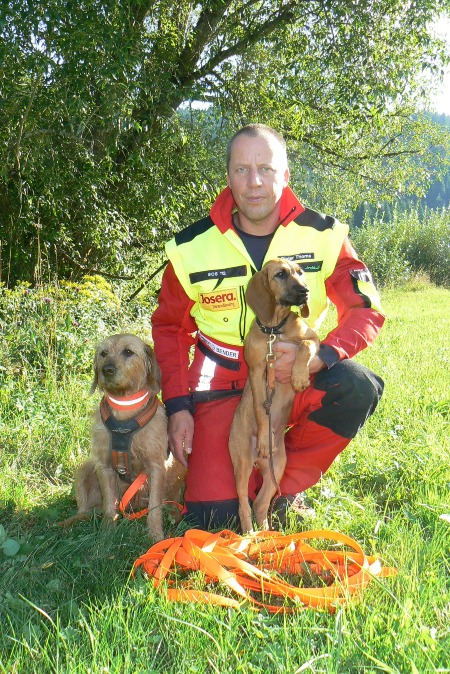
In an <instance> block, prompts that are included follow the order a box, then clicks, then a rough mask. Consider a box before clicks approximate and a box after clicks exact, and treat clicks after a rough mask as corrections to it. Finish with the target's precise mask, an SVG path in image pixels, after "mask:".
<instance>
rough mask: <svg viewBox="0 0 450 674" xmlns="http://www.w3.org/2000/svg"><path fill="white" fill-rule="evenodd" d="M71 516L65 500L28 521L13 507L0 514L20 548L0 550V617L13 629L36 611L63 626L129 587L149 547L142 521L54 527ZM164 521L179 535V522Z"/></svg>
mask: <svg viewBox="0 0 450 674" xmlns="http://www.w3.org/2000/svg"><path fill="white" fill-rule="evenodd" d="M75 511H76V507H75V503H74V500H73V497H71V496H69V495H68V496H62V497H58V498H56V499H54V500H53V501H51V502H49V503H48V505H46V506H45V507H42V508H34V509H33V513H32V516H31V517H30V514H29V513H22V512H20V511H17V510H15V508H14V504H13V503H7V504H6V508H4V509H2V511H1V512H0V524H1V525H2V526H3V528H4V530H5V532H6V536H8V537H9V538H11V539H14V540H16V541H18V543H20V549H19V550H18V552H17V553H16V554H14V555H11V556H7V555H5V554H3V553H2V551H1V548H0V615H1V614H4V615H5V614H6V617H7V618H8V621H9V623H10V625H11V627H12V628H13V629H14V626H16V627H17V628H19V629H20V626H21V625H23V624H24V623H26V622H28V621H29V620H33V616H36V615H37V613H41V615H42V612H44V613H45V614H47V615H48V616H49V617H50V618H51V619H52V620H55V617H56V616H58V620H60V621H61V623H62V624H66V623H68V622H69V621H70V620H71V619H74V618H76V616H77V615H78V613H79V611H80V609H81V608H82V606H83V605H85V604H88V605H94V606H97V607H101V606H102V604H103V603H104V602H105V601H109V600H112V599H113V598H114V597H116V596H118V595H119V594H120V593H121V592H122V591H123V589H124V587H125V586H126V585H127V583H128V582H133V581H132V580H131V581H130V573H131V570H132V567H133V563H134V562H135V561H136V559H137V558H138V557H140V556H141V555H142V554H143V553H144V552H146V551H147V550H148V549H149V547H150V546H151V545H152V543H153V542H152V540H151V538H150V537H149V535H148V533H147V528H146V520H145V518H142V519H140V520H134V521H129V520H125V519H120V520H119V521H118V522H117V523H116V524H115V525H105V523H104V521H103V519H102V517H101V514H94V515H92V517H91V518H90V519H89V520H87V521H83V522H78V523H76V524H75V525H73V526H71V527H68V528H62V527H60V526H58V523H59V522H60V521H62V520H64V519H65V518H66V517H68V516H70V515H72V514H74V512H75ZM164 518H165V531H166V533H167V535H168V536H179V535H182V533H183V531H184V529H185V525H183V523H180V524H179V525H178V526H177V525H175V524H174V523H172V522H170V521H169V516H168V514H166V513H165V515H164ZM183 527H184V529H183ZM0 642H1V638H0Z"/></svg>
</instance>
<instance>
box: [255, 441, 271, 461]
mask: <svg viewBox="0 0 450 674" xmlns="http://www.w3.org/2000/svg"><path fill="white" fill-rule="evenodd" d="M256 451H257V453H258V459H268V458H269V454H270V452H269V448H268V447H267V445H266V444H265V443H264V442H259V443H258V446H257V448H256Z"/></svg>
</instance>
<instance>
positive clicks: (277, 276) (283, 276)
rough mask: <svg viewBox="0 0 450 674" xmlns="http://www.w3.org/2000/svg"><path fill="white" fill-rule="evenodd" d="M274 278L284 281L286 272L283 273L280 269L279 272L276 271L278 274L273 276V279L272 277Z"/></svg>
mask: <svg viewBox="0 0 450 674" xmlns="http://www.w3.org/2000/svg"><path fill="white" fill-rule="evenodd" d="M274 278H280V279H285V278H287V271H285V270H284V269H281V270H280V271H278V272H277V273H276V274H275V277H274Z"/></svg>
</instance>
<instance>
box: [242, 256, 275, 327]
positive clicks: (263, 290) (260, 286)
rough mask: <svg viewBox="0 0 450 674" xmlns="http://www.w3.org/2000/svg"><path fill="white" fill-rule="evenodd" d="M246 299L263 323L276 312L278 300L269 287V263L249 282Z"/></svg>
mask: <svg viewBox="0 0 450 674" xmlns="http://www.w3.org/2000/svg"><path fill="white" fill-rule="evenodd" d="M245 300H246V302H247V304H248V306H249V307H250V309H251V310H252V311H253V313H254V314H256V316H258V318H259V320H260V321H261V322H262V323H267V322H268V321H270V319H271V318H272V316H273V315H274V313H275V308H276V302H275V298H274V296H273V294H272V292H271V291H270V287H269V275H268V267H267V265H266V266H265V267H263V268H262V269H261V271H259V272H257V273H256V274H255V275H254V276H252V278H251V279H250V281H249V282H248V286H247V291H246V293H245Z"/></svg>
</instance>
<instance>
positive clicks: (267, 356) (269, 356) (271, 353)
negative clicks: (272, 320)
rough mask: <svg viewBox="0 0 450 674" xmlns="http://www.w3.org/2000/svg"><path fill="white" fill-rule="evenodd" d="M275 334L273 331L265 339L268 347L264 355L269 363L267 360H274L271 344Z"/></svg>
mask: <svg viewBox="0 0 450 674" xmlns="http://www.w3.org/2000/svg"><path fill="white" fill-rule="evenodd" d="M276 338H277V336H276V335H275V334H274V333H271V334H270V335H269V339H268V340H267V345H268V347H269V349H268V352H267V355H266V361H267V362H268V363H269V361H274V360H275V354H274V352H273V351H272V344H273V343H274V341H275V340H276Z"/></svg>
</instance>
